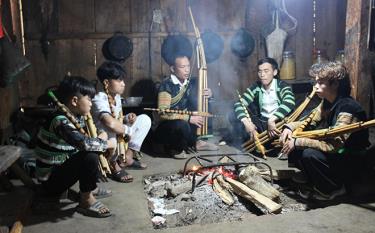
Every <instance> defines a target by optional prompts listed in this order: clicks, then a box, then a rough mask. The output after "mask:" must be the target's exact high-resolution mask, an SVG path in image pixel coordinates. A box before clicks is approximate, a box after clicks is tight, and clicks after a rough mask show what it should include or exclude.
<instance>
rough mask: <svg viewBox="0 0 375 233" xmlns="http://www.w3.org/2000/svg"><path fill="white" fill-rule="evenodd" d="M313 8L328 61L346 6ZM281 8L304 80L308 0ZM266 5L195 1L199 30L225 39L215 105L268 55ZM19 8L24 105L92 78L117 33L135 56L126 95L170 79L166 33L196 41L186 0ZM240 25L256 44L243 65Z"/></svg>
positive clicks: (333, 1)
mask: <svg viewBox="0 0 375 233" xmlns="http://www.w3.org/2000/svg"><path fill="white" fill-rule="evenodd" d="M316 2H317V15H316V19H317V20H316V25H317V33H316V37H317V40H316V41H317V42H316V43H317V47H318V48H320V49H324V50H326V51H327V55H328V56H329V58H333V57H334V56H335V53H336V50H337V49H343V48H344V41H345V12H346V0H329V1H327V0H316ZM285 3H286V6H287V9H288V11H289V13H290V14H291V15H293V16H294V17H295V18H296V19H297V20H298V29H297V31H296V32H295V33H294V34H292V35H290V36H289V37H288V39H287V42H286V50H292V51H294V52H295V54H296V61H297V76H298V79H303V78H305V77H306V76H307V70H308V68H309V67H310V65H311V63H312V49H313V47H312V36H313V33H312V22H313V13H312V0H285ZM270 4H271V1H270V0H201V1H192V10H193V14H194V15H195V18H196V21H197V26H198V27H199V29H200V30H201V31H202V32H203V31H204V30H208V29H210V30H212V31H213V32H216V33H218V34H219V35H221V36H222V37H223V39H224V52H223V54H222V55H221V57H220V59H218V60H217V61H215V62H213V63H211V64H209V65H208V75H209V87H211V88H212V89H213V90H214V94H216V96H219V98H220V99H224V100H225V99H231V98H233V97H234V96H235V89H239V90H244V89H245V88H246V87H247V86H248V85H249V84H250V83H251V82H253V81H254V80H256V67H255V65H256V61H257V60H258V59H259V58H262V57H264V56H265V44H264V40H263V37H262V36H261V32H262V30H263V27H264V26H265V25H266V24H267V23H269V22H270V20H271V13H270V11H269V8H270ZM23 6H24V12H23V14H24V19H25V34H26V46H27V48H26V53H27V56H28V57H29V59H30V60H31V61H32V64H33V67H32V69H30V70H29V71H28V72H27V77H26V78H24V79H22V81H21V82H20V89H21V90H22V93H21V97H22V101H23V104H24V105H33V104H35V102H36V98H37V97H38V96H39V95H40V94H41V93H43V92H44V90H45V88H47V87H49V86H51V85H56V84H57V83H58V81H59V80H61V79H62V78H63V76H64V75H65V74H66V73H68V72H70V73H71V74H73V75H82V76H85V77H87V78H89V79H95V71H96V68H97V67H98V66H99V65H100V64H101V63H102V62H103V60H104V59H103V56H102V53H101V47H102V44H103V42H104V41H105V39H107V38H109V37H110V36H111V35H112V34H113V32H115V31H121V32H123V33H125V35H126V36H128V37H129V38H131V39H132V42H133V45H134V50H133V54H132V56H131V57H130V58H129V59H128V60H127V61H126V62H125V66H126V68H127V71H128V73H129V74H130V77H131V79H129V80H127V93H126V94H129V93H130V92H131V88H132V86H134V85H135V84H136V83H137V82H139V81H140V80H143V79H152V80H153V81H160V80H161V79H162V77H163V75H165V74H168V73H169V72H168V70H169V69H168V66H167V65H166V63H165V62H164V61H163V60H162V58H161V56H160V50H161V44H162V42H163V40H164V39H165V38H166V36H167V35H168V33H171V34H172V33H184V34H188V35H189V37H190V38H191V40H192V41H193V40H194V35H193V33H192V26H191V22H190V18H189V15H188V12H187V8H186V1H185V0H100V1H99V0H80V1H75V0H64V1H57V0H54V1H46V0H34V1H27V0H24V1H23ZM154 9H161V10H162V13H163V16H164V21H165V23H164V24H161V25H158V24H154V27H153V30H152V32H151V57H152V61H151V67H149V60H148V56H149V45H148V35H149V33H148V31H149V28H150V24H151V20H152V12H153V10H154ZM241 27H245V28H247V29H248V30H249V31H250V32H251V34H252V35H253V37H254V39H255V40H256V46H255V49H254V51H253V53H252V54H251V56H249V57H248V58H247V59H246V60H244V61H241V60H240V59H239V58H238V57H236V56H234V55H233V54H232V52H231V51H230V39H231V38H232V36H233V35H234V33H235V32H236V30H238V29H239V28H241ZM42 36H44V37H42ZM41 38H44V40H42V43H41ZM149 73H151V76H150V75H149ZM218 93H220V95H218Z"/></svg>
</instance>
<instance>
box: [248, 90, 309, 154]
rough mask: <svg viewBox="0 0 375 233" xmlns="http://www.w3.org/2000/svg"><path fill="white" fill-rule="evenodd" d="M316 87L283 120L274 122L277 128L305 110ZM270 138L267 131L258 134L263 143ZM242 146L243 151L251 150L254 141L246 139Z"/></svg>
mask: <svg viewBox="0 0 375 233" xmlns="http://www.w3.org/2000/svg"><path fill="white" fill-rule="evenodd" d="M315 92H316V88H315V87H313V90H312V91H311V93H310V95H308V96H307V97H306V99H305V100H304V101H303V103H302V104H301V105H299V106H298V108H297V109H296V110H295V111H294V112H293V113H292V114H291V115H290V116H289V117H286V118H284V119H283V120H281V121H279V122H278V123H276V128H277V130H279V131H281V130H282V127H283V126H284V125H285V124H286V123H289V122H293V121H295V120H296V119H297V118H298V117H299V116H300V115H301V113H302V112H303V111H304V110H305V108H306V106H307V105H308V104H309V103H310V101H311V99H312V98H313V96H314V95H315ZM270 140H271V138H270V137H269V135H268V132H267V131H263V132H262V133H260V134H259V142H260V143H261V144H262V145H263V144H264V143H267V142H268V141H270ZM242 147H243V149H244V150H245V151H248V152H251V151H253V150H254V149H255V148H256V143H255V142H254V141H252V140H248V141H246V142H245V143H243V144H242Z"/></svg>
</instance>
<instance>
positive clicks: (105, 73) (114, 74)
mask: <svg viewBox="0 0 375 233" xmlns="http://www.w3.org/2000/svg"><path fill="white" fill-rule="evenodd" d="M96 76H97V77H98V79H99V81H100V82H101V83H103V81H104V80H105V79H108V80H110V79H124V78H125V77H126V71H125V69H124V68H123V67H122V66H121V65H120V64H119V63H117V62H114V61H105V62H103V64H101V65H100V66H99V68H98V70H97V71H96Z"/></svg>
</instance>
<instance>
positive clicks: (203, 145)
mask: <svg viewBox="0 0 375 233" xmlns="http://www.w3.org/2000/svg"><path fill="white" fill-rule="evenodd" d="M195 147H196V149H197V150H198V151H215V150H219V147H218V146H216V145H215V144H213V143H210V142H205V141H202V140H198V141H197V143H196V145H195Z"/></svg>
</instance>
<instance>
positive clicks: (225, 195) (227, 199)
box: [212, 176, 234, 206]
mask: <svg viewBox="0 0 375 233" xmlns="http://www.w3.org/2000/svg"><path fill="white" fill-rule="evenodd" d="M218 177H219V176H218ZM218 177H217V178H214V179H213V182H212V189H213V190H214V191H215V193H216V194H217V195H218V196H219V197H220V198H221V200H222V201H223V202H224V203H225V204H227V205H230V206H231V205H233V204H234V199H233V196H232V194H231V193H230V192H229V191H228V190H226V189H224V188H223V187H222V186H221V185H220V183H219V181H218ZM221 179H223V178H221ZM223 181H224V180H223ZM224 182H225V181H224Z"/></svg>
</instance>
